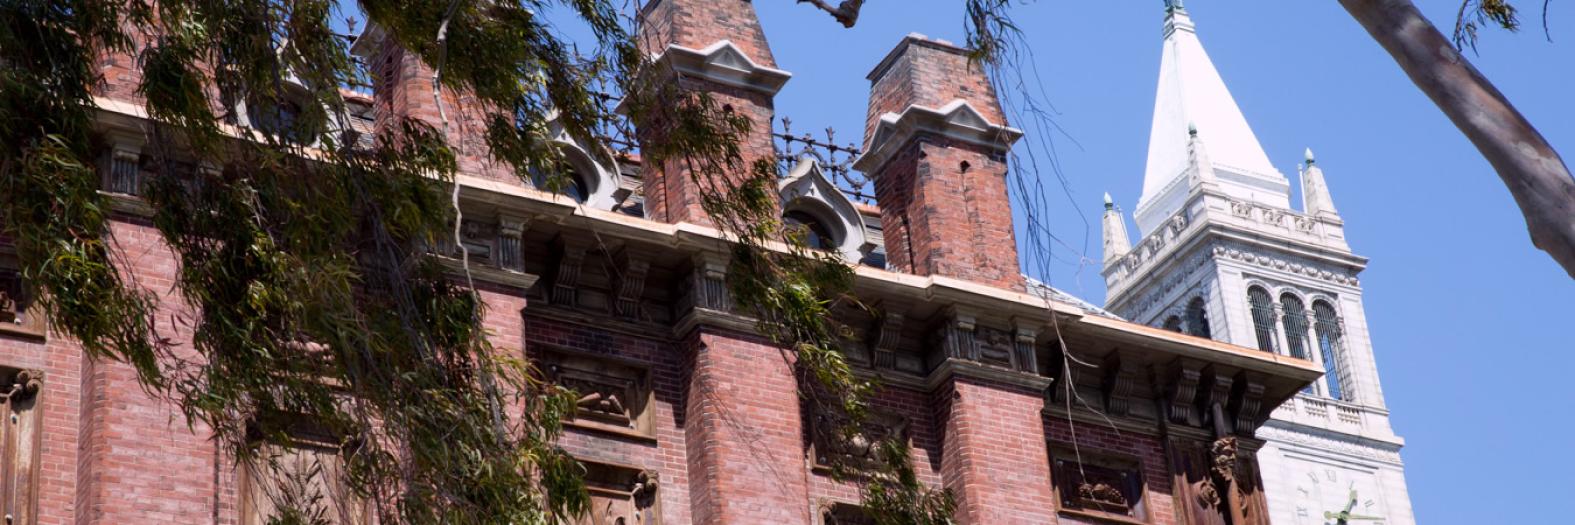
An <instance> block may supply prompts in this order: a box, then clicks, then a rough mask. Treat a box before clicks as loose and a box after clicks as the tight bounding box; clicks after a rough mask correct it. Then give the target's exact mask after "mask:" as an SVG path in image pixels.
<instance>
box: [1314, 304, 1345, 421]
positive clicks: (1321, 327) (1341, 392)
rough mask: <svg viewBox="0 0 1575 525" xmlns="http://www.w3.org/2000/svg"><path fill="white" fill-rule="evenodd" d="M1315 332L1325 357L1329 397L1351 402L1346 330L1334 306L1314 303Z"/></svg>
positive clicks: (1324, 365)
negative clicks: (1346, 355)
mask: <svg viewBox="0 0 1575 525" xmlns="http://www.w3.org/2000/svg"><path fill="white" fill-rule="evenodd" d="M1313 331H1314V332H1316V333H1317V336H1318V352H1319V355H1320V356H1321V357H1323V379H1324V384H1326V385H1328V386H1329V397H1332V398H1335V399H1339V400H1344V401H1350V400H1351V392H1350V391H1349V389H1350V385H1351V376H1350V366H1348V365H1347V364H1346V362H1345V347H1344V342H1343V341H1342V335H1343V333H1344V330H1342V329H1341V328H1340V319H1339V317H1338V316H1336V315H1335V313H1334V306H1333V305H1331V304H1329V303H1328V302H1325V301H1314V302H1313Z"/></svg>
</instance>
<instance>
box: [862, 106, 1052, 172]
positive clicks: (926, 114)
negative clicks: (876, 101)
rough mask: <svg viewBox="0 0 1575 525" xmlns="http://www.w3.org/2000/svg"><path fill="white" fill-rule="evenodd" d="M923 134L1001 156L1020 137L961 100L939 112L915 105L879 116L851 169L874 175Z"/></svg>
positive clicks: (1009, 128) (1021, 133)
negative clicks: (867, 146) (899, 111)
mask: <svg viewBox="0 0 1575 525" xmlns="http://www.w3.org/2000/svg"><path fill="white" fill-rule="evenodd" d="M923 132H929V133H935V134H937V135H941V136H943V137H946V138H949V139H953V140H957V141H961V142H965V143H968V144H974V145H978V146H983V147H986V148H991V149H995V150H998V151H1002V152H1005V151H1006V150H1009V149H1011V147H1012V143H1015V142H1017V139H1019V138H1022V136H1023V131H1022V130H1020V129H1017V128H1013V127H1010V126H1006V125H1002V124H997V123H994V122H990V119H987V118H985V117H984V114H983V113H980V112H979V110H978V109H977V108H975V107H973V105H972V104H969V103H968V101H966V100H963V99H960V98H959V99H955V100H952V101H951V102H949V103H947V104H946V105H945V106H941V107H940V108H931V107H928V106H920V105H917V104H914V105H910V106H908V107H907V108H906V109H903V110H902V113H901V114H897V113H886V114H884V115H881V116H880V121H879V122H877V123H876V124H875V132H874V134H872V135H871V137H872V138H871V139H870V146H869V148H868V149H866V150H865V152H864V154H863V155H860V156H859V158H858V159H855V160H854V161H853V169H856V170H859V171H862V172H864V173H868V174H871V175H874V174H875V172H876V171H877V170H879V169H880V168H881V166H883V165H885V164H886V161H887V160H890V159H891V157H892V156H893V155H896V154H897V151H898V150H899V149H901V148H902V147H903V146H906V145H907V144H908V141H909V140H911V139H912V138H913V137H914V136H915V135H918V134H919V133H923Z"/></svg>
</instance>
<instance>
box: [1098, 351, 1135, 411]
mask: <svg viewBox="0 0 1575 525" xmlns="http://www.w3.org/2000/svg"><path fill="white" fill-rule="evenodd" d="M1123 361H1124V360H1123V359H1121V354H1120V352H1111V353H1110V355H1108V356H1106V357H1105V362H1104V365H1103V366H1102V367H1101V368H1104V372H1105V377H1104V382H1103V384H1102V385H1101V387H1100V390H1101V391H1102V393H1103V394H1104V396H1105V413H1106V414H1109V415H1111V416H1125V415H1128V414H1130V413H1132V396H1133V394H1135V393H1137V382H1138V377H1137V372H1136V371H1134V370H1132V368H1131V367H1130V366H1128V365H1127V364H1125V363H1124V362H1123Z"/></svg>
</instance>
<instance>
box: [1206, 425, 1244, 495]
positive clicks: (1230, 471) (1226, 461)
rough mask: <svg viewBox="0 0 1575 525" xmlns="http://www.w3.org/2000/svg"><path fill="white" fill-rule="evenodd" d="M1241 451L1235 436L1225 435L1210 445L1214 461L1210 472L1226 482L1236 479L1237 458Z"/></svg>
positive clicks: (1210, 453) (1211, 457) (1210, 454)
mask: <svg viewBox="0 0 1575 525" xmlns="http://www.w3.org/2000/svg"><path fill="white" fill-rule="evenodd" d="M1238 451H1239V448H1238V445H1237V443H1236V437H1235V436H1225V437H1222V438H1219V439H1216V440H1214V443H1213V444H1211V445H1209V458H1210V459H1211V460H1212V461H1213V464H1212V466H1210V467H1209V472H1210V473H1211V474H1213V475H1214V476H1215V477H1218V478H1219V479H1220V480H1221V481H1223V482H1225V484H1227V485H1228V484H1230V483H1231V482H1234V481H1236V463H1237V462H1236V459H1237V452H1238Z"/></svg>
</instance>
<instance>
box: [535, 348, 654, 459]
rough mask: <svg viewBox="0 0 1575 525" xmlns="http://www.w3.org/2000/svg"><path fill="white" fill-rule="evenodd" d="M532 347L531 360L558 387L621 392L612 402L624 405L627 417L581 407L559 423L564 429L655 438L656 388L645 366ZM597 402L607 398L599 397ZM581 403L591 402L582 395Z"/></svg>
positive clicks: (603, 357) (608, 358) (584, 393)
mask: <svg viewBox="0 0 1575 525" xmlns="http://www.w3.org/2000/svg"><path fill="white" fill-rule="evenodd" d="M532 346H533V347H534V350H532V351H531V353H532V354H533V355H532V357H533V358H534V359H535V360H536V362H537V363H538V366H539V367H540V369H541V370H542V372H543V373H544V374H545V375H546V378H547V380H548V381H551V382H553V383H555V384H559V385H564V383H571V385H570V387H571V388H572V387H573V386H572V385H578V386H580V387H581V388H584V387H587V386H596V387H604V388H608V389H617V388H618V387H622V389H623V391H624V392H625V394H624V399H621V400H617V399H615V400H614V401H616V402H617V403H620V404H622V405H624V406H625V410H626V411H627V415H625V416H622V417H620V416H616V415H614V414H611V413H610V412H606V411H597V410H593V409H590V408H587V407H585V406H581V407H579V409H577V410H575V412H574V413H573V414H572V415H571V417H570V418H568V419H565V420H564V421H563V423H564V425H565V426H569V427H574V428H580V429H586V430H593V431H598V432H607V433H611V434H616V435H620V436H624V437H632V438H637V439H642V440H652V441H654V440H655V439H656V388H655V382H654V381H653V379H652V375H653V374H652V372H651V367H650V366H649V365H646V364H644V363H638V362H634V361H631V360H627V359H620V358H617V357H612V356H606V355H600V354H592V353H588V352H578V351H574V350H569V349H566V348H562V347H558V346H553V345H544V344H540V343H532ZM576 390H578V389H576ZM586 394H592V393H591V392H582V395H586ZM601 399H607V397H606V396H602V397H601ZM581 401H582V402H586V401H594V399H590V396H589V395H586V397H585V398H582V400H581Z"/></svg>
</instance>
